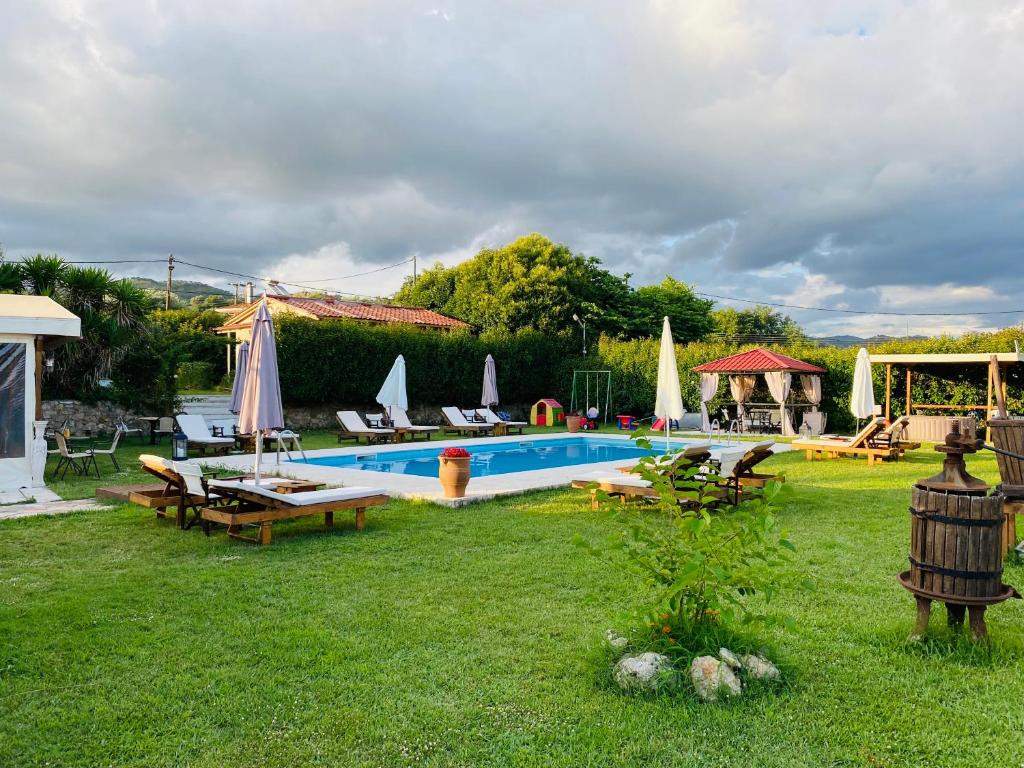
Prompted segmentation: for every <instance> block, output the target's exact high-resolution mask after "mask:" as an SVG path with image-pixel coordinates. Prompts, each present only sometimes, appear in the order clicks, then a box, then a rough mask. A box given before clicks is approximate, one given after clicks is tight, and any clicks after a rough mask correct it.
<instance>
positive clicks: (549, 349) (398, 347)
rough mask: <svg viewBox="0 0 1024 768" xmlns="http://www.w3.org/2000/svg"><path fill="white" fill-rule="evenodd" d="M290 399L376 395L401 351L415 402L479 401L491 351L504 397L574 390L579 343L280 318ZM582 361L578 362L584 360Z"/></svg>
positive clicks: (513, 399)
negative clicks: (574, 374) (485, 363)
mask: <svg viewBox="0 0 1024 768" xmlns="http://www.w3.org/2000/svg"><path fill="white" fill-rule="evenodd" d="M275 332H276V337H277V354H278V364H279V368H280V372H281V391H282V396H283V398H284V400H285V402H287V403H292V404H296V405H315V404H323V403H331V404H333V403H339V404H340V403H345V404H357V403H366V404H369V403H372V402H373V401H374V398H375V396H376V394H377V391H378V390H379V389H380V385H381V384H382V383H383V381H384V378H385V377H386V376H387V375H388V371H390V370H391V366H392V365H393V364H394V361H395V358H396V357H397V356H398V355H399V354H401V355H403V356H404V357H405V364H406V376H407V385H408V392H409V401H410V402H411V403H416V404H422V405H443V404H449V403H458V404H462V405H471V404H474V403H479V401H480V390H481V384H482V380H483V370H484V358H486V357H487V355H488V354H491V355H493V356H494V358H495V360H496V361H497V371H498V393H499V394H500V396H501V400H502V402H503V403H532V402H534V401H535V400H538V399H539V398H541V397H566V398H567V397H568V389H569V386H570V385H571V382H572V369H573V365H574V362H575V361H576V358H575V356H574V355H573V353H572V350H574V349H575V347H576V343H577V342H575V341H574V340H573V337H572V336H571V335H569V334H566V335H564V336H563V335H557V334H555V335H552V334H543V333H538V332H535V331H522V332H519V333H516V334H483V335H481V336H479V337H477V336H474V335H472V334H471V333H468V332H447V333H438V332H435V331H427V330H422V329H419V328H414V327H411V326H404V325H387V326H371V325H366V324H365V323H357V322H353V321H349V320H311V319H307V318H299V317H288V316H284V317H279V318H275ZM577 367H578V366H577Z"/></svg>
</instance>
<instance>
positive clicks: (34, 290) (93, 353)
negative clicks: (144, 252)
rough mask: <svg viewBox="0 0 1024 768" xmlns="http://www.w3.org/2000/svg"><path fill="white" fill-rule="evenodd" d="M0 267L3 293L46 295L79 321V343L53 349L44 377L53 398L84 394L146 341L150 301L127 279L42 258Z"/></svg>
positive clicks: (99, 270)
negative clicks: (50, 367)
mask: <svg viewBox="0 0 1024 768" xmlns="http://www.w3.org/2000/svg"><path fill="white" fill-rule="evenodd" d="M0 266H2V267H3V269H2V270H0V279H2V285H3V287H4V288H5V289H6V290H10V291H13V292H16V293H27V294H34V295H39V296H50V297H51V298H53V299H54V300H55V301H57V302H58V303H59V304H61V305H62V306H64V307H66V308H67V309H69V310H70V311H71V312H74V313H75V314H76V315H77V316H78V317H79V318H80V319H81V321H82V338H81V339H80V340H79V341H77V342H75V343H73V344H65V345H63V346H61V347H58V348H57V350H56V352H55V353H54V367H53V371H52V373H51V372H47V373H46V374H45V382H46V383H47V384H49V385H50V386H51V387H53V389H54V390H55V394H58V395H72V396H81V395H83V394H88V393H89V392H91V391H92V390H93V389H94V387H95V386H96V383H97V382H98V381H99V380H100V379H104V378H109V377H110V375H111V372H112V371H113V369H114V367H115V366H116V364H117V363H118V362H119V361H120V360H121V358H122V357H124V355H125V354H126V353H127V351H128V350H129V349H131V348H132V347H135V346H138V345H140V344H141V343H142V340H143V339H144V338H145V336H146V333H147V326H146V315H147V313H148V312H149V311H150V310H151V309H152V300H151V299H150V297H149V296H148V295H147V293H146V292H145V291H144V290H142V289H140V288H136V287H135V286H134V285H132V284H131V282H130V281H128V280H114V279H113V278H112V277H111V276H110V273H108V272H107V271H106V270H102V269H96V268H93V267H76V266H73V265H70V264H67V263H66V262H65V261H64V260H63V259H61V258H60V257H59V256H43V255H42V254H39V255H36V256H33V257H31V258H28V259H25V260H24V261H20V262H14V263H12V264H7V263H4V264H2V265H0Z"/></svg>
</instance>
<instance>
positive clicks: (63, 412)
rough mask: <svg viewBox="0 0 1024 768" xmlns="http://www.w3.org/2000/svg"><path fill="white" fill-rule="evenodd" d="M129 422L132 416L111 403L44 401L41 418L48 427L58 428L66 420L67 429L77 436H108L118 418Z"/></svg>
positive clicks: (111, 432)
mask: <svg viewBox="0 0 1024 768" xmlns="http://www.w3.org/2000/svg"><path fill="white" fill-rule="evenodd" d="M121 416H124V417H125V420H127V421H131V419H132V418H133V414H130V413H127V412H126V411H125V410H124V408H122V407H121V406H119V405H115V404H114V403H111V402H104V401H101V402H98V403H81V402H79V401H77V400H44V401H43V418H44V419H46V420H47V421H49V422H50V424H49V426H51V427H59V426H60V425H61V424H63V423H64V420H65V419H67V420H68V429H70V430H71V431H72V432H74V433H75V434H78V435H84V434H86V433H90V434H93V435H109V434H113V432H114V425H115V424H116V423H117V420H118V418H120V417H121Z"/></svg>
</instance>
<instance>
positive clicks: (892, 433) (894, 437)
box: [868, 416, 921, 457]
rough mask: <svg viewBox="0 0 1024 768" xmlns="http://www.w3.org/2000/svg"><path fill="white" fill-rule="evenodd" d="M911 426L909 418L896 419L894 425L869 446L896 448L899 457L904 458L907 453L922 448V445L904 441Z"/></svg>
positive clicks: (876, 437) (870, 441) (879, 434)
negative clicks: (908, 427)
mask: <svg viewBox="0 0 1024 768" xmlns="http://www.w3.org/2000/svg"><path fill="white" fill-rule="evenodd" d="M909 424H910V417H909V416H900V417H899V418H898V419H895V420H894V421H893V423H892V424H890V425H889V426H888V427H886V428H885V429H883V430H882V431H881V432H879V433H878V434H877V435H875V436H874V437H872V438H871V439H870V440H868V445H870V446H871V447H872V448H895V449H896V451H897V457H900V456H902V455H903V454H904V453H906V452H907V451H913V450H916V449H918V448H920V447H921V444H920V443H915V442H910V441H909V440H904V439H903V436H904V435H905V434H906V432H907V426H908V425H909Z"/></svg>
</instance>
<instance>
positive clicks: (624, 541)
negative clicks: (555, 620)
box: [584, 439, 793, 654]
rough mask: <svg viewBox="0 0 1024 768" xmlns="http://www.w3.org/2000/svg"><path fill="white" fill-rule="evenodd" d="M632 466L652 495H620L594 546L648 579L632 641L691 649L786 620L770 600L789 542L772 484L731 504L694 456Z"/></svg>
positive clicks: (719, 482)
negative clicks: (606, 532) (609, 534)
mask: <svg viewBox="0 0 1024 768" xmlns="http://www.w3.org/2000/svg"><path fill="white" fill-rule="evenodd" d="M637 442H638V444H640V445H643V446H645V447H649V445H650V444H649V443H648V442H647V441H646V440H643V439H639V440H638V441H637ZM637 471H638V472H639V474H640V475H641V476H642V477H643V478H644V479H645V480H648V481H649V482H650V483H651V487H652V488H653V489H654V490H655V491H656V492H657V497H656V498H655V500H654V504H653V505H633V504H627V505H622V506H621V509H620V512H619V513H618V514H619V519H620V521H621V523H622V526H621V529H620V530H619V531H618V532H617V533H616V534H615V536H614V537H613V538H612V541H611V544H610V545H609V546H608V547H605V548H595V551H596V552H598V553H599V554H602V555H603V556H607V557H609V559H610V560H611V561H612V562H615V563H618V564H622V565H623V566H624V567H625V568H626V569H628V570H629V571H630V572H632V573H635V574H637V575H639V576H640V577H642V578H643V579H644V580H645V582H646V583H647V585H648V586H649V587H650V590H651V591H650V595H649V599H648V600H647V602H646V603H645V605H644V606H643V607H642V609H641V610H640V613H641V615H642V619H643V627H642V628H641V630H640V632H639V634H640V638H639V641H638V644H639V645H640V646H642V647H644V648H645V649H647V650H660V651H663V652H670V653H677V654H693V653H694V652H696V651H700V650H703V649H704V648H705V647H706V646H709V645H712V644H713V643H714V642H715V641H721V640H722V639H723V638H725V637H727V636H731V635H735V633H737V632H738V631H739V630H741V629H744V628H749V627H750V626H751V625H754V624H758V623H773V624H774V623H785V622H786V619H785V617H780V616H778V615H776V614H774V613H772V612H771V610H770V609H771V607H772V606H771V603H772V601H773V599H774V598H775V596H776V594H777V592H778V591H779V589H780V586H781V585H782V584H784V583H785V582H786V581H787V579H786V578H784V573H785V569H786V567H787V565H788V563H789V553H790V552H791V551H792V550H793V545H792V544H791V543H790V541H789V540H788V539H787V538H786V534H785V532H784V531H782V530H781V529H780V528H779V526H778V524H777V522H776V519H775V514H774V511H773V506H772V501H773V499H774V498H775V497H776V496H777V494H778V492H779V489H780V487H781V484H778V483H776V484H773V485H772V486H771V487H769V488H768V489H766V490H765V491H764V492H762V493H749V492H746V491H745V493H744V497H745V498H744V500H742V501H741V502H740V503H739V504H738V505H736V506H732V505H730V504H729V500H728V495H729V493H728V492H727V491H726V489H725V488H724V487H723V478H720V477H717V476H716V475H714V474H709V473H708V471H707V468H706V467H705V466H703V462H696V463H694V462H691V461H689V460H686V459H683V458H681V456H680V455H679V454H675V455H672V456H656V457H645V458H643V459H641V460H640V463H639V465H638V468H637ZM584 545H587V544H586V542H584ZM587 546H589V545H587Z"/></svg>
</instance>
